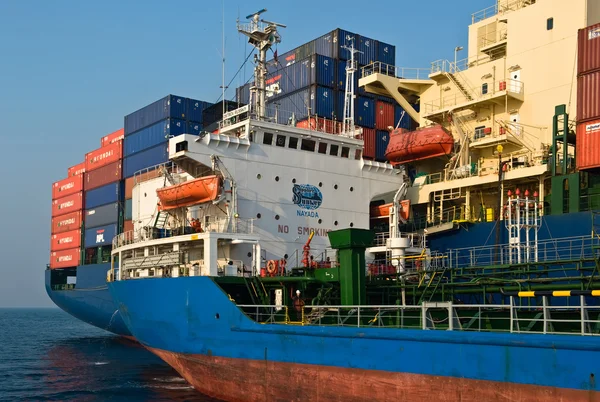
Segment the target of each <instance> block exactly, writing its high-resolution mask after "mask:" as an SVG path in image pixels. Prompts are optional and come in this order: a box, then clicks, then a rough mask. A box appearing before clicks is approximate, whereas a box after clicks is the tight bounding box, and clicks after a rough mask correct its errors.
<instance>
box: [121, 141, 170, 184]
mask: <svg viewBox="0 0 600 402" xmlns="http://www.w3.org/2000/svg"><path fill="white" fill-rule="evenodd" d="M168 160H169V151H168V144H160V145H158V146H156V147H154V148H150V149H147V150H145V151H142V152H138V153H137V154H134V155H131V156H128V157H127V158H125V159H124V160H123V177H125V178H127V177H131V176H133V175H134V173H135V172H137V171H138V170H142V169H146V168H149V167H152V166H156V165H159V164H161V163H165V162H167V161H168Z"/></svg>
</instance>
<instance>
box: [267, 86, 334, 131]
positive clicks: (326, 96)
mask: <svg viewBox="0 0 600 402" xmlns="http://www.w3.org/2000/svg"><path fill="white" fill-rule="evenodd" d="M273 103H276V104H277V108H276V107H275V105H274V104H273ZM273 103H269V102H267V116H270V117H275V113H277V122H278V123H280V124H287V123H288V121H289V119H290V118H291V117H292V114H293V115H294V117H295V118H296V120H302V119H304V118H306V117H308V108H310V114H311V116H315V117H317V116H318V117H324V118H326V119H332V118H333V117H334V111H335V91H334V90H333V89H331V88H325V87H321V86H313V87H310V88H305V89H301V90H300V91H297V92H294V93H292V94H289V95H287V96H282V97H280V98H277V99H276V100H274V101H273Z"/></svg>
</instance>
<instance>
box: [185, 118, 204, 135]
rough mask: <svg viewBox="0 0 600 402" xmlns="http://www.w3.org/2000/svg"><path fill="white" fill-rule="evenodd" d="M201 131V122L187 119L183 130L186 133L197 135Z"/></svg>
mask: <svg viewBox="0 0 600 402" xmlns="http://www.w3.org/2000/svg"><path fill="white" fill-rule="evenodd" d="M201 131H202V124H200V123H196V122H193V121H188V123H187V130H185V133H186V134H193V135H199V134H200V132H201Z"/></svg>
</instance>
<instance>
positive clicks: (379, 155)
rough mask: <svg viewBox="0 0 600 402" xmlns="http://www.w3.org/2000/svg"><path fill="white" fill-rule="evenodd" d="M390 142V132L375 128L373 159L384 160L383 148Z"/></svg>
mask: <svg viewBox="0 0 600 402" xmlns="http://www.w3.org/2000/svg"><path fill="white" fill-rule="evenodd" d="M389 143H390V133H389V131H386V130H377V134H376V135H375V160H377V161H379V162H385V161H386V159H385V150H386V149H387V146H388V144H389Z"/></svg>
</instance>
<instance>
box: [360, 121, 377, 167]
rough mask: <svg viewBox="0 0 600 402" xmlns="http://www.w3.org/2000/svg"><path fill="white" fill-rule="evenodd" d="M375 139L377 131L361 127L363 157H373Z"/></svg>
mask: <svg viewBox="0 0 600 402" xmlns="http://www.w3.org/2000/svg"><path fill="white" fill-rule="evenodd" d="M376 140H377V131H376V130H375V129H374V128H363V141H364V149H363V157H364V158H365V159H375V154H376Z"/></svg>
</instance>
